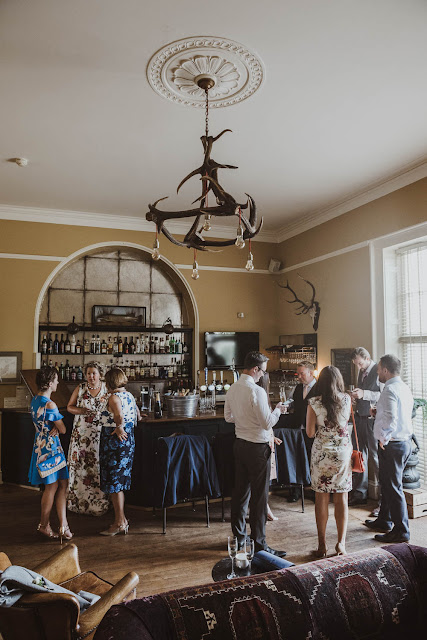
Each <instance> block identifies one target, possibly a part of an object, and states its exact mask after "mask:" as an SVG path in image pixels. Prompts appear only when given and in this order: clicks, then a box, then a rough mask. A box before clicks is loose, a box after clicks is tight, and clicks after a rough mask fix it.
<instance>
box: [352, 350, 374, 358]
mask: <svg viewBox="0 0 427 640" xmlns="http://www.w3.org/2000/svg"><path fill="white" fill-rule="evenodd" d="M357 356H360V357H361V358H363V359H364V360H366V359H367V358H369V360H370V359H371V354H370V353H369V351H368V350H367V349H365V347H356V348H355V349H353V351H352V354H351V359H352V360H354V359H355V358H357Z"/></svg>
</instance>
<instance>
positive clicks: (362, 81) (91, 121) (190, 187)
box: [0, 0, 427, 233]
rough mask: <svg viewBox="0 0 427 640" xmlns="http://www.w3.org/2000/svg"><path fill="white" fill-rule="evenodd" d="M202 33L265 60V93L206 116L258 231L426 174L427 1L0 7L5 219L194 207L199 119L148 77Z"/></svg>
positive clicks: (11, 3)
mask: <svg viewBox="0 0 427 640" xmlns="http://www.w3.org/2000/svg"><path fill="white" fill-rule="evenodd" d="M197 35H213V36H220V37H221V36H222V37H226V38H230V39H232V40H236V41H238V42H241V43H242V44H243V45H245V46H246V47H248V48H249V49H250V50H252V51H254V52H255V53H256V54H257V55H258V56H259V58H260V59H261V60H262V61H263V64H264V67H265V70H266V77H265V80H264V82H263V84H262V86H261V88H260V89H259V90H258V92H257V93H256V94H255V95H254V96H252V97H251V98H249V99H248V100H246V101H244V102H242V103H240V104H237V105H234V106H232V107H227V108H224V109H215V110H213V111H212V114H211V120H210V132H211V133H212V134H214V135H215V134H216V133H218V132H219V131H221V130H222V129H224V128H230V129H232V130H233V134H227V136H224V137H223V138H221V140H219V141H218V142H217V143H216V145H215V147H214V152H213V157H214V158H215V159H216V160H218V161H219V162H225V163H230V164H236V165H238V167H239V170H238V171H234V172H232V171H223V172H222V174H221V175H220V178H221V182H222V183H223V184H224V186H225V187H226V188H227V190H228V191H230V192H231V193H232V194H233V195H234V196H235V197H236V199H238V200H242V201H243V200H244V198H245V196H244V192H248V193H250V194H251V195H252V196H253V197H254V199H255V200H256V202H257V205H258V210H259V212H260V213H261V214H262V215H264V218H265V224H264V229H265V230H266V231H267V232H268V231H269V232H272V231H273V230H275V231H276V233H277V231H282V232H285V231H286V229H290V228H292V227H296V226H298V225H300V224H302V223H304V221H309V223H310V224H315V220H316V218H315V216H314V215H313V214H315V212H318V211H325V210H327V209H328V208H330V207H334V206H335V205H337V204H338V203H343V202H345V201H348V200H349V199H350V198H353V197H354V196H357V195H358V194H362V193H363V192H366V190H368V189H370V188H371V187H372V186H376V185H379V184H381V183H383V182H385V181H387V180H389V179H390V178H392V177H395V176H398V175H399V174H402V173H405V174H406V175H412V174H411V173H409V174H408V170H411V169H413V168H414V167H417V168H418V169H417V170H420V171H421V172H423V171H424V169H425V168H426V166H427V165H425V164H424V163H425V162H426V160H427V118H426V105H427V82H426V68H427V2H425V0H418V1H414V0H406V1H405V2H402V1H401V0H400V1H399V0H354V1H353V2H350V1H348V0H329V1H328V0H324V1H319V0H293V1H291V0H264V1H263V2H259V0H216V1H215V2H203V1H202V0H199V1H198V2H196V1H194V0H181V1H180V2H177V1H176V0H175V1H172V0H163V1H157V2H153V1H149V0H145V1H143V0H71V1H70V0H1V1H0V87H1V100H0V123H1V124H0V127H1V157H0V159H1V161H0V193H1V195H0V204H1V205H6V207H4V206H3V207H2V210H3V213H4V211H5V210H6V209H7V207H8V206H10V205H13V206H14V207H36V208H41V209H46V208H47V209H55V210H66V211H82V212H88V213H89V212H98V213H102V214H114V215H116V216H123V217H124V218H123V219H126V220H128V221H129V216H130V217H137V218H139V219H140V220H141V219H142V220H143V219H145V213H146V211H147V210H148V209H147V204H148V203H152V202H153V201H154V200H156V199H158V198H160V197H162V196H167V195H169V196H170V200H169V201H167V204H165V205H164V208H170V209H171V210H173V209H180V208H188V206H189V204H190V202H191V201H192V200H194V199H195V198H196V197H197V196H198V195H199V190H200V183H199V182H198V181H197V179H193V180H192V181H190V182H189V183H187V185H186V186H185V187H184V188H183V189H182V194H181V195H180V196H179V197H177V196H176V195H174V194H175V192H176V187H177V185H178V183H179V182H180V180H181V179H182V178H183V177H184V176H185V175H187V174H188V173H189V172H190V171H191V170H192V169H194V168H196V167H198V166H199V165H200V163H201V159H202V146H201V143H200V139H199V138H200V135H202V134H203V133H204V114H203V110H201V109H194V108H191V107H185V106H180V105H176V104H173V103H172V102H169V101H167V100H165V99H163V98H161V97H160V96H159V95H157V94H156V93H155V92H154V91H153V90H152V89H151V88H150V86H149V84H148V81H147V79H146V66H147V63H148V61H149V59H150V57H151V56H152V55H153V53H155V52H156V51H157V50H158V49H159V48H161V47H162V46H163V45H165V44H167V43H169V42H172V41H174V40H177V39H180V38H184V37H189V36H197ZM11 157H26V158H28V159H29V161H30V164H29V165H28V167H27V168H20V167H18V166H16V165H15V164H11V163H9V162H7V159H8V158H11ZM417 175H419V174H417ZM426 175H427V170H426ZM419 177H422V176H421V175H419ZM410 179H411V178H410ZM392 184H394V185H395V184H397V183H396V181H394V182H393V183H392ZM394 188H395V187H394ZM390 190H391V188H390ZM373 193H374V194H375V193H377V192H375V191H374V192H373ZM373 197H375V195H374V196H373ZM335 210H336V211H338V209H335ZM3 217H4V216H3Z"/></svg>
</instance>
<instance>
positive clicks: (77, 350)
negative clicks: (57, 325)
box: [76, 340, 82, 355]
mask: <svg viewBox="0 0 427 640" xmlns="http://www.w3.org/2000/svg"><path fill="white" fill-rule="evenodd" d="M81 352H82V344H81V342H80V340H77V343H76V354H77V355H80V354H81Z"/></svg>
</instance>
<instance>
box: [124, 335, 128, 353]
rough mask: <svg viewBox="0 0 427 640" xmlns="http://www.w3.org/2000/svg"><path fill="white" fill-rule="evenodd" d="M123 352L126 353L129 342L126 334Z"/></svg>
mask: <svg viewBox="0 0 427 640" xmlns="http://www.w3.org/2000/svg"><path fill="white" fill-rule="evenodd" d="M123 353H126V354H128V353H129V343H128V339H127V336H126V338H125V341H124V343H123Z"/></svg>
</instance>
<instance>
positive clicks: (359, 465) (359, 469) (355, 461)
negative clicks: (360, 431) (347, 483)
mask: <svg viewBox="0 0 427 640" xmlns="http://www.w3.org/2000/svg"><path fill="white" fill-rule="evenodd" d="M350 408H351V419H352V420H353V429H354V435H355V436H356V447H357V449H353V452H352V454H351V467H352V470H353V472H354V473H363V472H364V471H365V463H364V462H363V455H362V452H361V451H360V450H359V440H358V438H357V429H356V421H355V419H354V413H353V407H352V405H350Z"/></svg>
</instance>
